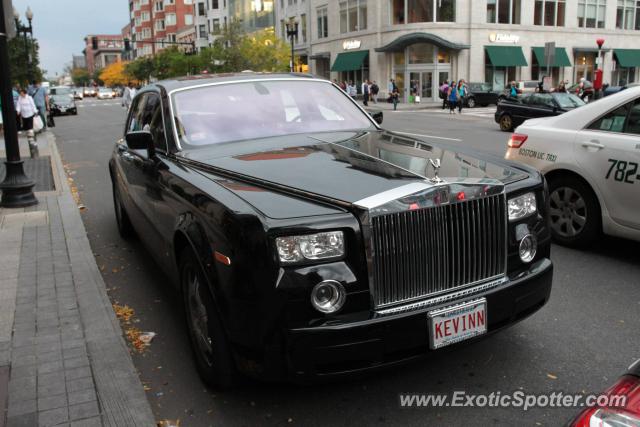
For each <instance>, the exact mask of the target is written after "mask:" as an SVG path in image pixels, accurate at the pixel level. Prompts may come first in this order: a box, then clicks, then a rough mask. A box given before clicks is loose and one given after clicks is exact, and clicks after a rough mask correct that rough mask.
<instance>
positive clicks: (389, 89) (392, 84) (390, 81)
mask: <svg viewBox="0 0 640 427" xmlns="http://www.w3.org/2000/svg"><path fill="white" fill-rule="evenodd" d="M395 84H396V83H395V82H394V81H393V79H389V84H387V93H388V94H389V102H392V98H393V87H394V86H395Z"/></svg>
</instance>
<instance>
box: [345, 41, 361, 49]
mask: <svg viewBox="0 0 640 427" xmlns="http://www.w3.org/2000/svg"><path fill="white" fill-rule="evenodd" d="M361 44H362V42H361V41H360V40H345V41H343V42H342V49H344V50H352V49H360V45H361Z"/></svg>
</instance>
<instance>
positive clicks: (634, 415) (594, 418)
mask: <svg viewBox="0 0 640 427" xmlns="http://www.w3.org/2000/svg"><path fill="white" fill-rule="evenodd" d="M598 399H599V402H598ZM598 399H596V402H593V403H592V404H591V406H589V407H588V408H586V409H584V410H582V412H580V413H579V414H578V416H576V418H574V419H573V420H572V421H571V422H570V423H569V427H591V426H603V427H604V426H611V427H614V426H615V427H637V426H640V360H636V362H635V363H633V364H632V365H631V366H630V367H629V369H628V370H627V372H626V373H625V374H624V375H622V376H621V377H620V378H618V380H617V381H616V382H615V384H613V385H612V386H611V387H609V388H608V389H607V390H605V391H604V392H603V393H602V394H601V395H600V396H598Z"/></svg>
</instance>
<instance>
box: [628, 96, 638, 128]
mask: <svg viewBox="0 0 640 427" xmlns="http://www.w3.org/2000/svg"><path fill="white" fill-rule="evenodd" d="M625 132H626V133H633V134H636V135H639V134H640V99H637V100H636V101H635V102H634V103H633V106H632V107H631V109H630V110H629V117H628V118H627V127H626V129H625Z"/></svg>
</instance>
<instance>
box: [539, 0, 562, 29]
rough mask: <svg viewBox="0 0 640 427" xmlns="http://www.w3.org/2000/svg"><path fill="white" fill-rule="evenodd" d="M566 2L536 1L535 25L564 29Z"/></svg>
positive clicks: (554, 0) (559, 0) (552, 0)
mask: <svg viewBox="0 0 640 427" xmlns="http://www.w3.org/2000/svg"><path fill="white" fill-rule="evenodd" d="M565 6H566V1H565V0H536V5H535V10H534V15H533V24H534V25H545V26H549V27H564V15H565Z"/></svg>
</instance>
